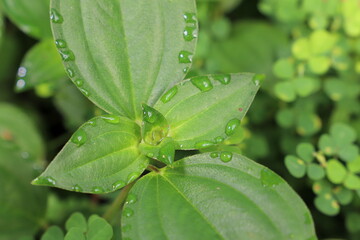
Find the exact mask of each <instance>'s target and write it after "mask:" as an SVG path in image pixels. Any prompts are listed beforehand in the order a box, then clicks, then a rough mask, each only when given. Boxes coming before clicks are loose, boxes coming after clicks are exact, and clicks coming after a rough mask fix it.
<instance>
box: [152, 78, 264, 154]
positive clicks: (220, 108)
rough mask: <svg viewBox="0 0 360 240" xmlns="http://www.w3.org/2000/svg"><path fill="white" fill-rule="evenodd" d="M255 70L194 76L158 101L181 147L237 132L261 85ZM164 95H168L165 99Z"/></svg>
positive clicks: (200, 145) (204, 144)
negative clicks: (171, 93) (250, 72)
mask: <svg viewBox="0 0 360 240" xmlns="http://www.w3.org/2000/svg"><path fill="white" fill-rule="evenodd" d="M258 76H259V75H254V74H248V73H243V74H231V75H230V74H224V75H209V76H202V77H194V78H191V79H190V80H187V81H184V82H182V83H180V84H179V85H176V86H175V87H174V88H173V89H177V92H176V94H175V95H172V96H171V98H170V99H168V98H164V96H167V95H168V94H169V92H171V91H173V90H169V91H168V92H167V93H165V95H164V96H163V97H162V98H161V99H160V101H158V102H157V103H156V105H155V108H156V109H157V110H158V111H159V112H161V113H162V114H163V115H164V117H165V118H166V119H167V120H168V122H169V124H170V132H169V136H170V137H172V138H173V139H174V140H175V141H176V142H178V143H179V145H180V148H181V149H196V148H203V147H209V146H211V145H214V144H215V138H217V137H222V138H226V137H227V136H231V135H232V134H233V133H234V130H235V128H236V127H237V126H239V125H240V120H241V119H242V118H243V117H244V115H245V114H246V112H247V110H248V109H249V107H250V104H251V102H252V101H253V98H254V96H255V94H256V92H257V90H258V88H259V86H258V85H259V84H257V81H258V79H257V77H258ZM164 99H167V100H166V101H164Z"/></svg>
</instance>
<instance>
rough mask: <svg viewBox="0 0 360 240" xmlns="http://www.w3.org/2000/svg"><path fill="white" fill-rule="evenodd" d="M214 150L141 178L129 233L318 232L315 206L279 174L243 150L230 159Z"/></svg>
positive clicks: (127, 222)
mask: <svg viewBox="0 0 360 240" xmlns="http://www.w3.org/2000/svg"><path fill="white" fill-rule="evenodd" d="M209 155H210V154H209V153H206V154H200V155H194V156H192V157H189V158H185V159H183V160H180V161H177V162H175V163H174V164H173V166H172V167H171V168H170V167H166V168H164V169H163V170H161V171H160V173H155V172H153V173H151V174H148V175H147V176H145V177H143V178H142V179H141V180H139V181H138V182H137V183H136V184H135V185H134V187H133V188H132V189H131V190H130V195H129V196H131V199H130V197H129V199H128V201H127V204H126V205H125V206H124V210H123V216H122V231H123V237H124V238H126V239H137V240H148V239H149V240H150V239H154V240H155V239H156V240H162V239H173V240H176V239H179V240H180V239H187V240H192V239H194V240H198V239H224V240H225V239H238V240H242V239H244V240H249V239H251V240H256V239H260V240H263V239H276V240H280V239H284V240H288V239H291V237H293V238H294V239H309V238H310V237H315V232H314V226H313V221H312V218H311V215H310V212H309V210H308V209H307V208H306V206H305V204H304V202H303V201H302V200H301V199H300V197H299V196H298V195H297V194H296V193H295V192H294V191H293V190H292V189H291V188H290V187H289V185H288V184H286V182H285V181H284V180H283V179H281V178H280V177H279V176H278V175H276V174H275V173H274V172H272V171H271V170H269V169H267V168H265V167H263V166H261V165H259V164H257V163H255V162H253V161H251V160H249V159H247V158H245V157H243V156H240V155H237V154H234V157H233V159H232V160H231V161H230V162H228V163H223V162H222V161H220V159H213V158H211V157H210V156H209ZM130 200H131V201H130ZM149 203H151V204H149Z"/></svg>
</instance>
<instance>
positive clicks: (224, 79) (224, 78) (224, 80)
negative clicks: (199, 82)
mask: <svg viewBox="0 0 360 240" xmlns="http://www.w3.org/2000/svg"><path fill="white" fill-rule="evenodd" d="M213 78H214V80H216V81H219V82H220V83H221V84H224V85H227V84H229V83H230V82H231V75H230V74H216V75H213Z"/></svg>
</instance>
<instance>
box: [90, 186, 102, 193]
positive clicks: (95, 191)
mask: <svg viewBox="0 0 360 240" xmlns="http://www.w3.org/2000/svg"><path fill="white" fill-rule="evenodd" d="M91 191H92V192H93V193H96V194H100V193H104V192H105V191H104V189H103V188H102V187H93V189H92V190H91Z"/></svg>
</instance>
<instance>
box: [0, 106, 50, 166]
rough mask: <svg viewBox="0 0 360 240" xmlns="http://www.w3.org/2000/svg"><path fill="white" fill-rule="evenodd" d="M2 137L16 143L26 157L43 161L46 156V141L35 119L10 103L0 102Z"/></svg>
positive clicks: (0, 129)
mask: <svg viewBox="0 0 360 240" xmlns="http://www.w3.org/2000/svg"><path fill="white" fill-rule="evenodd" d="M0 139H2V140H5V141H10V142H13V143H15V144H16V145H17V146H18V147H19V149H20V151H22V155H23V157H24V158H29V159H33V160H37V161H42V160H43V159H44V157H45V149H44V143H43V140H42V138H41V136H40V134H39V132H38V130H37V129H36V126H35V125H34V123H33V120H32V119H31V118H30V117H29V116H28V114H26V113H25V112H23V111H22V110H21V109H19V108H17V107H15V106H13V105H11V104H8V103H0Z"/></svg>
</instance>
